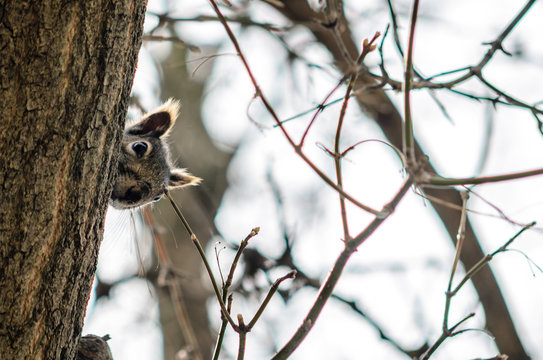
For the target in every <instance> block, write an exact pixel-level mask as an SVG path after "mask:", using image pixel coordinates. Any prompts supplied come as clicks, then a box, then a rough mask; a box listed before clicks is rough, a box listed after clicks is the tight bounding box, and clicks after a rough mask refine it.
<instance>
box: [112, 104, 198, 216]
mask: <svg viewBox="0 0 543 360" xmlns="http://www.w3.org/2000/svg"><path fill="white" fill-rule="evenodd" d="M179 107H180V105H179V102H178V101H175V100H172V99H170V100H168V101H167V102H165V103H164V104H162V105H161V106H160V107H159V108H157V109H156V110H154V111H152V112H151V113H149V114H146V115H144V116H143V118H142V119H141V120H139V121H138V122H136V123H135V124H133V125H128V126H127V127H126V128H125V130H124V134H123V139H122V142H121V154H120V157H119V167H118V174H117V179H116V181H115V185H114V187H113V192H112V193H111V199H110V204H111V205H112V206H113V207H114V208H117V209H130V208H134V207H140V206H143V205H146V204H148V203H151V202H154V201H158V200H160V199H161V198H162V196H163V195H164V190H163V186H165V187H166V188H167V189H168V190H170V189H176V188H182V187H185V186H191V185H198V184H199V183H200V181H201V179H200V178H198V177H196V176H193V175H191V174H189V173H188V172H187V171H186V170H185V169H179V168H174V167H173V165H172V162H171V160H170V151H169V147H168V144H167V143H166V137H167V135H168V133H169V131H170V129H171V128H172V126H173V125H174V123H175V120H176V119H177V115H178V113H179Z"/></svg>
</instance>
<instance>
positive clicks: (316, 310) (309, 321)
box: [272, 177, 413, 360]
mask: <svg viewBox="0 0 543 360" xmlns="http://www.w3.org/2000/svg"><path fill="white" fill-rule="evenodd" d="M412 183H413V182H412V179H411V177H408V179H407V180H406V181H405V183H404V184H403V186H402V187H401V188H400V190H399V191H398V193H397V194H396V195H395V196H394V198H393V199H392V201H390V202H389V203H388V204H387V205H386V206H385V207H386V208H387V210H388V211H387V212H386V213H387V214H388V215H386V216H385V217H382V218H375V219H374V220H373V221H372V222H371V223H370V224H369V225H368V226H367V227H366V229H365V230H364V231H362V232H361V233H360V234H359V235H358V236H357V237H355V238H353V239H352V240H350V241H346V242H345V248H344V249H343V251H342V252H341V253H340V254H339V256H338V258H337V259H336V262H335V263H334V266H333V268H332V270H331V271H330V274H329V275H328V277H327V278H326V281H325V282H324V284H323V286H322V287H321V288H320V290H319V293H318V295H317V299H316V300H315V302H314V303H313V306H311V309H310V310H309V312H308V314H307V315H306V317H305V319H304V320H303V322H302V325H301V326H300V327H299V328H298V330H297V331H296V333H295V334H294V335H293V336H292V337H291V338H290V340H289V341H288V342H287V343H286V344H285V345H284V346H283V348H281V350H280V351H279V352H278V353H277V354H276V355H275V356H274V357H273V358H272V360H283V359H287V358H288V357H289V356H290V355H291V354H292V353H293V352H294V350H296V348H297V347H298V346H299V345H300V344H301V343H302V341H303V340H304V339H305V337H306V336H307V334H308V333H309V331H311V329H312V328H313V325H315V321H316V320H317V318H318V316H319V314H320V313H321V311H322V309H323V308H324V305H325V304H326V303H327V301H328V299H329V298H330V296H331V295H332V293H333V291H334V288H335V287H336V285H337V283H338V281H339V278H340V277H341V274H342V272H343V269H344V268H345V265H347V262H348V260H349V258H350V257H351V255H352V254H353V253H354V252H355V251H356V250H357V248H358V246H360V245H361V244H362V243H363V242H364V241H365V240H366V239H368V238H369V237H370V235H371V234H373V233H374V232H375V230H377V228H378V227H379V226H380V225H381V224H382V223H383V222H384V221H385V220H386V219H387V218H388V216H390V214H392V212H393V211H394V209H395V208H396V206H398V204H399V202H400V200H401V199H402V198H403V197H404V195H405V194H406V193H407V190H409V188H410V187H411V184H412Z"/></svg>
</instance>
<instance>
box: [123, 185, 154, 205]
mask: <svg viewBox="0 0 543 360" xmlns="http://www.w3.org/2000/svg"><path fill="white" fill-rule="evenodd" d="M147 193H148V191H146V189H145V188H144V187H141V186H138V185H135V186H131V187H130V188H128V190H126V192H125V193H124V199H125V201H126V202H127V203H129V204H135V203H137V202H138V201H140V200H141V199H142V198H143V197H144V196H145V195H146V194H147Z"/></svg>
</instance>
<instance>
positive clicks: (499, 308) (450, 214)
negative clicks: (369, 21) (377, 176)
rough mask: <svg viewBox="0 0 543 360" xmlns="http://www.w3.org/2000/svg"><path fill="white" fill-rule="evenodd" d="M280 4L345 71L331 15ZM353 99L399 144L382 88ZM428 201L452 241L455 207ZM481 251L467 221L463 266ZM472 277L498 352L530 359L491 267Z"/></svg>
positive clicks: (395, 115)
mask: <svg viewBox="0 0 543 360" xmlns="http://www.w3.org/2000/svg"><path fill="white" fill-rule="evenodd" d="M283 4H284V7H281V8H278V10H279V11H281V12H282V13H283V14H284V15H285V16H286V17H287V18H289V19H290V20H292V21H293V22H294V23H298V24H303V25H305V26H307V27H308V29H309V30H310V31H311V32H312V33H313V35H314V36H315V38H316V39H317V41H318V42H320V43H321V44H322V45H323V46H324V47H325V48H326V49H327V50H328V51H329V52H330V53H331V54H332V56H333V58H334V60H335V63H336V66H337V67H338V69H339V70H340V71H343V72H347V71H349V70H350V69H349V65H348V64H347V62H346V61H345V59H344V57H343V54H342V51H341V49H340V47H339V46H338V43H337V40H336V38H335V37H334V36H333V34H332V32H331V30H330V29H329V28H327V27H326V26H324V25H325V24H328V23H329V22H330V21H329V20H326V19H324V17H323V16H322V14H318V13H315V12H314V11H313V10H312V9H311V8H310V7H309V6H308V3H307V1H305V0H289V1H283ZM333 20H334V19H333ZM335 26H336V27H337V28H338V29H339V30H340V31H341V38H342V41H343V43H344V45H345V48H346V49H347V51H348V52H349V56H350V57H351V58H352V59H356V58H357V57H358V55H359V51H358V49H357V47H356V44H355V43H354V40H353V36H352V33H351V32H350V27H349V24H348V22H347V21H346V19H345V18H344V16H343V14H341V13H338V14H337V23H336V24H335ZM375 84H376V82H375V80H374V79H373V78H371V77H370V76H368V75H365V76H361V77H359V79H358V83H357V86H356V87H357V88H365V87H367V86H368V85H375ZM356 100H357V101H358V103H359V105H360V106H361V107H362V109H364V111H366V112H367V114H368V115H369V116H370V117H372V118H373V119H374V120H375V121H376V123H377V124H378V125H379V126H380V127H381V129H382V131H383V133H384V135H385V136H386V138H387V139H388V140H389V141H390V143H391V144H393V145H395V146H396V147H398V148H400V149H401V148H402V116H401V115H400V113H399V112H398V110H397V109H396V108H395V106H394V104H393V103H392V102H391V100H390V99H389V98H388V96H387V95H386V94H385V92H384V91H383V90H382V89H375V90H371V91H365V92H362V93H361V94H360V95H358V96H357V98H356ZM416 153H417V155H418V156H420V155H421V154H422V151H421V148H420V147H419V146H418V144H417V147H416ZM432 171H433V169H432ZM425 192H426V193H427V194H428V195H431V196H434V197H437V198H439V199H441V200H443V201H446V202H448V203H450V204H455V205H457V206H461V204H462V202H461V199H460V195H459V193H458V192H457V191H456V190H455V189H452V188H450V189H441V190H439V189H427V190H425ZM432 205H433V206H434V208H435V210H436V212H437V214H438V215H439V217H440V219H441V221H442V222H443V225H444V226H445V228H446V229H447V231H448V233H449V234H450V237H451V240H452V241H453V242H455V241H456V233H457V231H458V224H459V221H460V214H459V212H458V211H455V210H451V209H450V208H447V207H444V206H442V205H439V204H437V203H432ZM483 256H484V253H483V251H482V249H481V247H480V245H479V242H478V240H477V236H476V235H475V233H474V231H473V228H472V226H471V224H470V223H469V221H468V222H467V225H466V238H465V242H464V247H463V251H462V254H461V260H462V262H463V263H464V266H465V267H466V268H470V267H472V266H473V265H474V264H475V263H476V262H477V261H479V260H480V259H481V258H482V257H483ZM472 282H473V285H474V287H475V289H476V290H477V293H478V295H479V299H480V300H481V303H482V305H483V307H484V311H485V315H486V326H487V329H488V330H489V331H490V332H491V333H492V335H493V336H494V337H495V342H496V345H497V346H498V348H499V350H500V352H502V353H503V354H507V355H508V356H510V358H512V359H528V358H529V357H528V355H527V354H526V352H525V350H524V348H523V346H522V343H521V342H520V339H519V337H518V334H517V332H516V330H515V327H514V324H513V320H512V319H511V315H510V314H509V311H508V309H507V306H506V304H505V301H504V298H503V296H502V294H501V291H500V288H499V286H498V283H497V281H496V278H495V277H494V275H493V274H492V271H491V270H490V268H489V267H485V268H483V269H482V270H481V271H480V272H479V273H478V274H477V275H476V276H474V277H473V279H472Z"/></svg>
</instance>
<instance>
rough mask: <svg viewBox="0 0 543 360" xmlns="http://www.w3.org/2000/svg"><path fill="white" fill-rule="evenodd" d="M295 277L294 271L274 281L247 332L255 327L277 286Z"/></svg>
mask: <svg viewBox="0 0 543 360" xmlns="http://www.w3.org/2000/svg"><path fill="white" fill-rule="evenodd" d="M295 277H296V270H292V271H291V272H289V273H288V274H286V275H285V276H281V277H280V278H279V279H277V280H275V282H274V283H273V285H272V287H271V288H270V290H269V291H268V294H267V295H266V297H265V298H264V301H263V302H262V304H260V306H259V307H258V310H257V311H256V313H255V316H253V318H252V319H251V321H250V322H249V324H248V325H247V332H249V331H251V329H252V328H253V327H254V326H255V324H256V322H257V321H258V319H260V316H261V315H262V313H263V312H264V309H266V306H268V303H269V302H270V300H271V298H272V297H273V295H274V294H275V293H276V292H277V289H278V288H279V285H281V283H282V282H283V281H285V280H287V279H294V278H295Z"/></svg>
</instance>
